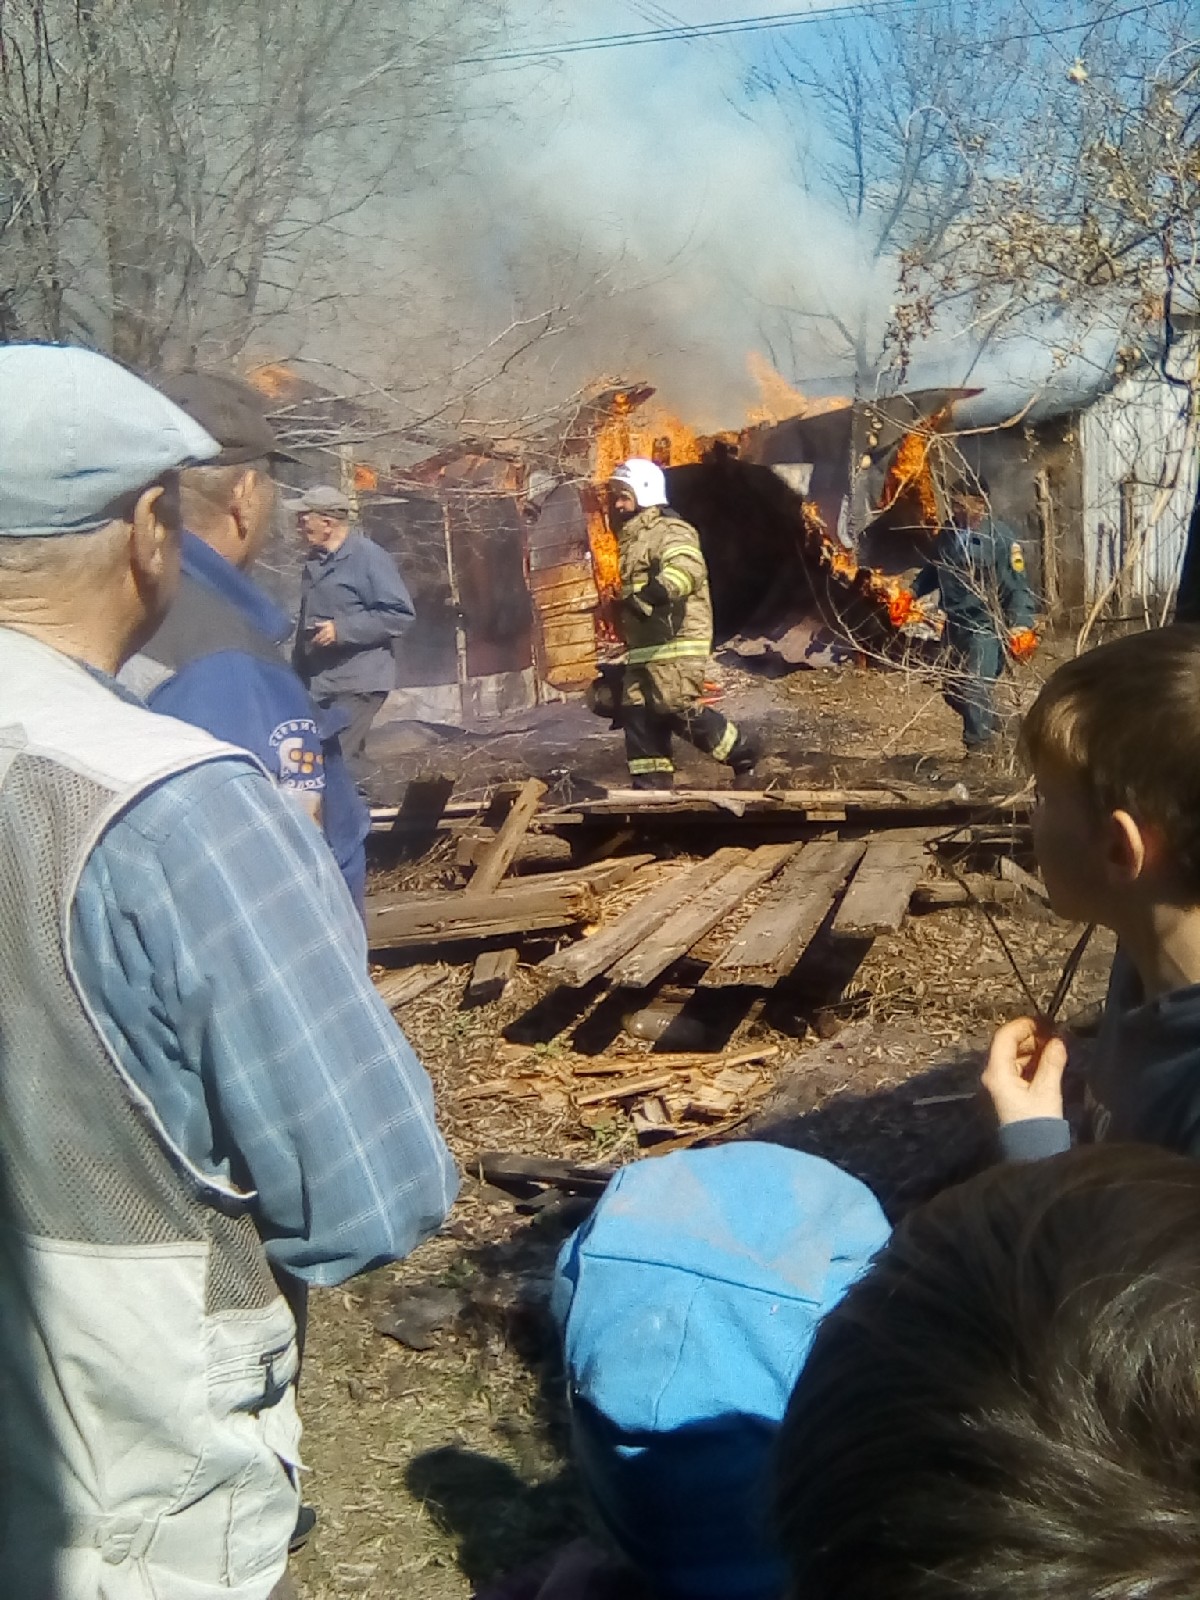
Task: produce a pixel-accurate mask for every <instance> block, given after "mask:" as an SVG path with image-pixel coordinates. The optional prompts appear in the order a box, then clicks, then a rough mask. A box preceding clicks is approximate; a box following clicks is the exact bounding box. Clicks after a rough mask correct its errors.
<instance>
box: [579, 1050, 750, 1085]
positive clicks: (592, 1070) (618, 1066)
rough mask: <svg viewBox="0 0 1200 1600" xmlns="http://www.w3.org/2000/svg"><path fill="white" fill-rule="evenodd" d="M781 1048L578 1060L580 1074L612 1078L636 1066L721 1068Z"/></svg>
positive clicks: (685, 1069) (694, 1069)
mask: <svg viewBox="0 0 1200 1600" xmlns="http://www.w3.org/2000/svg"><path fill="white" fill-rule="evenodd" d="M779 1052H780V1046H779V1045H777V1044H761V1045H751V1046H750V1047H749V1048H748V1049H746V1050H731V1051H728V1052H727V1053H726V1054H725V1055H721V1054H719V1053H709V1054H707V1055H705V1054H703V1053H700V1052H696V1051H693V1052H691V1053H690V1054H686V1055H672V1054H670V1053H669V1052H667V1051H665V1050H664V1051H663V1052H662V1053H661V1054H658V1053H654V1054H651V1055H648V1056H645V1055H643V1056H597V1057H596V1058H595V1059H594V1060H587V1061H579V1062H576V1064H575V1068H574V1072H575V1076H576V1077H577V1078H610V1077H615V1076H616V1075H617V1074H619V1073H622V1072H629V1071H631V1070H632V1069H633V1068H635V1067H645V1066H651V1065H652V1066H654V1067H656V1068H658V1069H659V1070H660V1071H663V1072H721V1071H722V1070H723V1069H724V1068H726V1067H744V1066H746V1065H748V1064H749V1063H750V1062H757V1061H770V1060H771V1058H772V1057H773V1056H777V1055H778V1054H779Z"/></svg>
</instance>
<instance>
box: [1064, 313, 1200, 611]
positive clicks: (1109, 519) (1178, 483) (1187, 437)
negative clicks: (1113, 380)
mask: <svg viewBox="0 0 1200 1600" xmlns="http://www.w3.org/2000/svg"><path fill="white" fill-rule="evenodd" d="M1198 354H1200V341H1198V340H1197V339H1196V338H1195V337H1193V338H1192V339H1190V340H1188V341H1186V342H1185V343H1184V344H1181V345H1180V346H1178V347H1177V348H1176V351H1175V352H1174V357H1173V363H1172V372H1173V375H1174V376H1176V377H1178V378H1182V375H1183V373H1184V371H1185V370H1187V369H1188V368H1189V367H1190V369H1191V370H1193V371H1194V369H1195V363H1196V360H1197V355H1198ZM1187 398H1188V397H1187V389H1186V388H1185V387H1183V386H1182V385H1181V384H1179V383H1171V382H1168V381H1167V379H1166V378H1164V377H1163V376H1162V374H1161V373H1159V372H1157V371H1155V370H1153V369H1152V368H1148V367H1147V368H1143V369H1141V370H1139V371H1138V372H1135V373H1132V374H1130V375H1129V376H1128V377H1127V378H1124V379H1122V380H1121V382H1119V383H1118V384H1116V385H1115V387H1114V388H1113V389H1112V390H1110V392H1109V393H1108V394H1106V395H1102V396H1101V398H1100V399H1098V400H1096V401H1094V402H1093V404H1092V405H1090V406H1089V407H1088V408H1087V410H1086V411H1085V412H1084V413H1083V415H1082V418H1081V419H1080V442H1081V449H1082V455H1083V545H1084V563H1085V565H1084V588H1085V594H1086V598H1087V601H1088V603H1089V605H1090V604H1092V603H1093V602H1094V601H1095V600H1096V599H1097V598H1098V597H1099V596H1101V595H1102V594H1104V592H1105V591H1106V590H1107V589H1109V588H1111V589H1112V590H1113V597H1112V602H1111V605H1110V607H1109V609H1110V610H1111V611H1112V612H1113V613H1114V614H1116V615H1121V616H1134V617H1137V616H1141V617H1142V618H1143V619H1144V620H1145V621H1147V622H1158V621H1161V620H1162V619H1163V617H1164V615H1165V611H1166V608H1167V607H1169V605H1170V601H1171V597H1172V596H1173V594H1174V590H1175V586H1176V584H1177V582H1178V579H1179V570H1180V566H1181V564H1182V561H1183V551H1184V545H1185V543H1186V540H1187V528H1188V520H1189V518H1190V516H1191V510H1192V505H1193V503H1194V500H1195V495H1196V440H1195V435H1194V430H1193V431H1192V432H1191V433H1189V428H1188V422H1187Z"/></svg>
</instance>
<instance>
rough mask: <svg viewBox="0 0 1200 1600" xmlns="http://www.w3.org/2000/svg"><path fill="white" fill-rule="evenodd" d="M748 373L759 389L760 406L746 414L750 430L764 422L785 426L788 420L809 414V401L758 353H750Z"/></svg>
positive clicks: (747, 359)
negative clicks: (782, 423)
mask: <svg viewBox="0 0 1200 1600" xmlns="http://www.w3.org/2000/svg"><path fill="white" fill-rule="evenodd" d="M746 369H747V371H748V372H749V374H750V376H751V377H752V378H753V379H754V382H755V383H756V384H757V385H758V404H757V405H756V406H751V408H750V411H749V413H748V414H747V418H746V421H747V424H748V426H750V427H755V426H757V425H758V424H759V423H762V422H766V423H771V422H784V421H786V420H787V419H788V418H789V417H801V416H804V415H805V414H806V413H807V412H808V409H809V405H808V401H807V400H806V399H805V398H804V396H803V395H802V394H801V393H800V391H799V389H794V388H793V387H792V385H791V384H790V383H789V382H788V381H787V379H786V378H785V377H783V376H782V374H780V373H778V372H776V370H775V368H774V367H773V366H772V365H771V363H770V362H769V361H768V360H767V358H766V357H765V356H763V355H760V354H759V353H758V351H757V350H751V352H750V354H749V355H748V356H747V357H746Z"/></svg>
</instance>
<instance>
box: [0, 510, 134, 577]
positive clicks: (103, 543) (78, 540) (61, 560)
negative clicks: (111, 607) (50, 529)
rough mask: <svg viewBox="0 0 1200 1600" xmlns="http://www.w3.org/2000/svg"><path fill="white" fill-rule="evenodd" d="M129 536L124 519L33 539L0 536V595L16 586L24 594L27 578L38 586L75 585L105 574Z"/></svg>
mask: <svg viewBox="0 0 1200 1600" xmlns="http://www.w3.org/2000/svg"><path fill="white" fill-rule="evenodd" d="M128 538H129V524H128V523H127V522H120V521H117V522H110V523H108V524H106V525H105V526H104V527H103V528H97V529H96V530H95V531H94V532H93V533H58V534H48V535H46V536H45V537H41V538H38V537H35V538H32V539H6V538H3V537H0V595H2V594H4V593H6V592H8V591H10V590H15V589H19V590H20V592H21V593H24V594H27V593H28V592H29V589H30V587H31V585H30V582H29V580H30V579H31V578H32V579H35V580H36V583H37V587H39V588H41V587H43V586H46V585H51V584H53V585H55V586H56V587H62V586H67V585H74V584H77V583H78V582H79V581H80V580H81V579H83V578H86V577H98V576H99V575H100V574H102V573H107V572H108V571H109V570H110V569H111V568H112V567H113V566H114V564H115V563H116V561H117V559H118V558H119V557H120V556H121V555H122V554H123V551H124V547H125V544H126V542H127V540H128Z"/></svg>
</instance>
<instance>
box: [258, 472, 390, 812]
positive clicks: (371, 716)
mask: <svg viewBox="0 0 1200 1600" xmlns="http://www.w3.org/2000/svg"><path fill="white" fill-rule="evenodd" d="M288 509H289V510H290V511H293V512H294V513H295V514H296V518H297V521H298V524H299V528H300V534H301V537H302V538H303V540H304V542H305V544H306V545H307V546H308V549H309V557H308V560H307V561H306V562H305V564H304V575H303V577H302V579H301V588H300V621H299V625H298V627H297V630H296V648H295V652H294V655H293V665H294V666H295V668H296V670H297V672H299V674H300V676H301V677H302V678H303V679H304V682H305V685H306V686H307V688H308V689H309V691H310V693H311V694H312V697H313V699H314V700H315V701H316V702H317V704H318V705H319V706H321V707H322V708H323V709H325V710H330V709H333V710H336V711H340V712H341V713H342V715H343V717H344V719H345V726H344V727H343V728H342V730H341V738H342V751H343V753H344V755H345V757H346V764H347V766H348V767H349V768H350V771H351V772H352V773H353V775H354V777H355V779H356V781H357V782H358V783H360V784H361V783H362V781H363V779H364V777H365V775H366V772H367V771H369V768H368V767H367V764H366V760H365V755H364V752H365V749H366V743H367V734H368V733H369V732H370V730H371V724H372V722H374V720H375V718H376V716H377V715H378V714H379V709H380V707H381V706H382V705H383V702H384V700H385V699H386V698H387V694H388V690H389V689H391V688H392V687H393V686H394V684H395V663H394V661H393V658H392V640H393V639H398V638H399V637H400V635H401V634H402V633H403V632H404V630H405V629H406V628H407V627H408V626H409V625H410V623H411V622H412V621H413V618H414V616H415V615H416V613H415V612H414V610H413V603H412V599H411V598H410V596H409V593H408V590H407V588H406V587H405V585H404V580H403V578H401V576H400V573H399V572H398V571H397V569H396V563H395V562H394V561H393V560H392V558H391V556H389V555H388V554H387V552H386V551H384V550H381V549H380V547H379V546H378V545H377V544H373V543H372V542H371V540H370V539H368V538H366V537H365V536H364V535H363V534H361V533H358V532H356V531H354V530H353V529H352V528H351V525H350V509H351V508H350V502H349V500H348V499H347V498H346V496H345V495H344V494H343V493H342V492H341V490H340V489H334V488H330V487H326V486H321V487H319V488H316V489H310V490H309V491H308V493H307V494H303V495H301V496H300V497H299V498H298V499H295V500H292V501H291V502H290V503H289V506H288Z"/></svg>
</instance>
